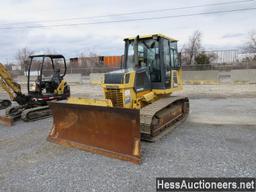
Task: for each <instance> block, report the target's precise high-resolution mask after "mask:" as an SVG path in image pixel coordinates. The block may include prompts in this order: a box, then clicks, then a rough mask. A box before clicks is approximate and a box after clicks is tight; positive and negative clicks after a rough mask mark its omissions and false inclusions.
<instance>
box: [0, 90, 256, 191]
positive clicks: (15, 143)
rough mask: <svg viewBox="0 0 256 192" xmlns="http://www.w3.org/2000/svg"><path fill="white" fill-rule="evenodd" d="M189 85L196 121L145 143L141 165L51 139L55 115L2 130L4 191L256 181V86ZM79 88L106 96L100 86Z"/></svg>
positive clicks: (143, 188)
mask: <svg viewBox="0 0 256 192" xmlns="http://www.w3.org/2000/svg"><path fill="white" fill-rule="evenodd" d="M184 88H185V90H184V91H183V92H182V93H179V94H186V95H188V96H189V97H190V102H191V112H190V115H189V118H188V119H187V121H186V122H185V123H183V124H182V125H181V126H179V127H178V128H177V129H175V130H174V131H173V132H172V133H171V134H169V135H166V136H165V137H163V138H162V139H161V140H159V141H157V142H155V143H147V142H142V157H143V160H142V164H141V165H134V164H131V163H128V162H124V161H120V160H115V159H109V158H106V157H102V156H100V155H96V154H91V153H87V152H84V151H80V150H77V149H72V148H66V147H63V146H60V145H56V144H53V143H49V142H47V141H46V137H47V135H48V132H49V130H50V128H51V124H52V119H51V118H49V119H44V120H40V121H37V122H31V123H24V122H21V121H19V122H16V124H15V125H14V126H13V127H11V128H6V127H4V126H0V191H155V178H156V177H159V176H168V177H178V176H187V177H192V176H201V177H204V176H227V177H229V176H232V177H234V176H251V177H256V169H255V167H256V118H255V117H256V99H255V98H256V85H212V86H210V85H189V86H188V85H187V86H185V87H184ZM71 89H72V92H73V95H77V96H82V95H83V96H87V97H88V96H92V97H96V98H99V97H101V96H102V94H101V92H100V88H98V87H95V86H92V85H73V86H72V87H71ZM81 91H82V92H81ZM1 97H5V96H4V94H2V95H1Z"/></svg>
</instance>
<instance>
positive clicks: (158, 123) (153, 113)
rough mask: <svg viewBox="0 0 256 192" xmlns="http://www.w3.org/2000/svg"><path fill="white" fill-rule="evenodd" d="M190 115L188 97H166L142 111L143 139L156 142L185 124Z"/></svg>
mask: <svg viewBox="0 0 256 192" xmlns="http://www.w3.org/2000/svg"><path fill="white" fill-rule="evenodd" d="M188 113H189V100H188V98H187V97H174V96H169V97H164V98H161V99H159V100H158V101H155V102H154V103H152V104H150V105H147V106H146V107H144V108H142V109H141V110H140V127H141V139H142V140H146V141H155V140H157V139H159V138H160V137H162V136H163V135H165V134H167V133H168V132H170V131H171V130H173V129H174V128H175V127H176V126H177V125H178V124H180V123H181V122H183V121H184V120H185V119H186V117H187V116H188Z"/></svg>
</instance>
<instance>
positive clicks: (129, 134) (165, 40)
mask: <svg viewBox="0 0 256 192" xmlns="http://www.w3.org/2000/svg"><path fill="white" fill-rule="evenodd" d="M124 41H125V52H124V62H123V63H122V69H120V70H116V71H112V72H108V73H105V76H104V82H103V83H102V84H101V87H102V89H103V92H104V96H105V98H104V99H101V100H99V99H91V98H76V97H70V98H69V99H68V100H67V101H66V102H51V103H50V108H51V109H52V113H53V118H54V119H53V127H52V130H51V132H50V133H49V136H48V140H49V141H52V142H55V143H59V144H62V145H65V146H72V147H76V148H79V149H82V150H85V151H89V152H93V153H97V154H102V155H105V156H108V157H113V158H117V159H121V160H127V161H130V162H133V163H140V162H141V149H140V148H141V147H140V141H141V139H142V140H146V141H155V140H157V139H158V138H160V137H161V136H163V135H165V134H166V133H168V132H169V131H170V130H172V129H173V128H174V127H175V126H177V125H178V124H179V123H181V122H182V121H184V120H185V119H186V117H187V115H188V113H189V100H188V98H187V97H179V96H171V94H172V93H174V92H176V91H178V90H181V89H182V70H181V65H180V61H179V55H178V51H177V40H175V39H173V38H169V37H166V36H164V35H161V34H154V35H147V36H136V37H133V38H126V39H124Z"/></svg>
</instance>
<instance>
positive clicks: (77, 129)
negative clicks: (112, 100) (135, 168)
mask: <svg viewBox="0 0 256 192" xmlns="http://www.w3.org/2000/svg"><path fill="white" fill-rule="evenodd" d="M50 108H51V109H52V113H53V128H52V130H51V132H50V134H49V136H48V140H49V141H52V142H55V143H59V144H62V145H65V146H72V147H76V148H79V149H82V150H85V151H89V152H92V153H97V154H101V155H105V156H108V157H113V158H117V159H121V160H127V161H131V162H133V163H137V164H138V163H140V162H141V155H140V116H139V111H138V110H131V109H121V108H113V107H101V106H90V105H79V104H67V103H59V102H52V103H50Z"/></svg>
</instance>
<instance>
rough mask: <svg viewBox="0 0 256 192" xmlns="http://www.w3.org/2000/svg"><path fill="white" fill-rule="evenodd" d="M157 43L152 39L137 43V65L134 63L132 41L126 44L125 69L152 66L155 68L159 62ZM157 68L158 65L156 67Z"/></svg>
mask: <svg viewBox="0 0 256 192" xmlns="http://www.w3.org/2000/svg"><path fill="white" fill-rule="evenodd" d="M158 57H159V43H158V41H157V40H153V39H143V40H139V42H138V63H135V54H134V41H130V42H129V44H128V54H127V65H126V66H127V68H133V67H143V66H152V67H156V65H157V64H158V60H159V58H158ZM158 66H159V65H158Z"/></svg>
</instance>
